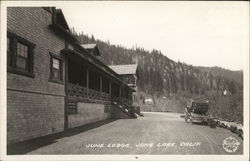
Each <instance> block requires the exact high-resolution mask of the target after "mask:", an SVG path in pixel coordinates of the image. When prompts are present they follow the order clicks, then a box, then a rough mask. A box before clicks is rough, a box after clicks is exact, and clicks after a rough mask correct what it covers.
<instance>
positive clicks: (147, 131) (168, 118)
mask: <svg viewBox="0 0 250 161" xmlns="http://www.w3.org/2000/svg"><path fill="white" fill-rule="evenodd" d="M230 136H232V137H234V138H235V139H237V140H238V142H239V143H240V145H239V146H238V148H237V150H236V151H235V152H233V153H229V152H226V151H225V150H224V148H223V146H222V143H223V140H224V139H226V138H227V137H230ZM242 144H243V143H242V140H241V139H240V138H239V137H237V135H236V134H234V133H232V132H230V131H228V130H225V129H222V128H218V127H217V128H214V129H213V128H210V127H208V126H203V125H196V124H195V125H191V124H188V123H186V122H185V121H184V119H183V118H181V117H180V114H176V113H160V112H147V113H144V117H140V118H138V119H121V120H115V121H113V122H109V123H107V124H104V125H102V126H99V127H97V128H93V129H90V130H87V131H85V132H82V133H77V134H75V135H72V136H69V137H61V138H58V139H57V140H54V142H53V143H51V144H48V145H45V146H41V147H39V148H37V149H34V150H33V151H30V152H28V154H242V151H243V146H242Z"/></svg>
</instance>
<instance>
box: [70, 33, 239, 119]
mask: <svg viewBox="0 0 250 161" xmlns="http://www.w3.org/2000/svg"><path fill="white" fill-rule="evenodd" d="M73 34H75V35H76V36H77V37H78V40H79V41H80V43H98V46H99V49H100V52H101V60H102V61H103V62H104V63H105V64H108V65H111V64H113V65H115V64H131V63H138V70H139V75H140V80H139V82H138V86H139V89H140V91H142V92H141V93H144V94H141V95H140V99H141V100H142V99H144V98H145V97H149V96H150V97H155V98H162V97H163V96H164V97H166V98H167V99H168V100H170V99H173V97H174V98H175V99H177V100H179V102H180V103H181V104H182V105H183V107H184V106H185V101H186V99H188V98H194V97H198V98H204V99H209V100H210V102H211V112H212V113H214V115H218V116H217V117H224V118H227V119H231V118H232V117H231V116H232V115H233V116H234V115H235V117H234V119H236V120H238V121H242V116H243V105H242V104H243V103H242V101H243V91H242V89H243V72H242V71H230V70H227V69H223V68H220V67H195V66H192V65H188V64H185V63H182V62H175V61H173V60H171V59H169V58H168V57H166V56H165V55H163V54H162V53H161V51H159V50H156V49H154V50H152V51H147V50H144V49H143V48H140V47H136V48H132V49H127V48H125V47H123V46H121V45H113V44H110V43H109V42H104V41H101V40H95V38H94V36H92V37H88V36H87V35H84V34H83V33H81V34H77V33H73ZM225 91H227V94H226V95H225V93H224V94H223V92H225ZM163 101H164V100H163ZM158 102H160V100H159V101H158ZM142 107H143V106H142ZM183 107H181V108H183ZM151 108H153V109H151V111H158V109H157V108H155V107H151ZM161 109H162V107H161ZM176 111H178V112H179V111H180V109H178V110H176Z"/></svg>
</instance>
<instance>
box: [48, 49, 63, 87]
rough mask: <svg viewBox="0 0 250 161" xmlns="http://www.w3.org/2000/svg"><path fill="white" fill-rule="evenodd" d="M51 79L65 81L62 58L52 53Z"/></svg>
mask: <svg viewBox="0 0 250 161" xmlns="http://www.w3.org/2000/svg"><path fill="white" fill-rule="evenodd" d="M50 57H51V58H50V59H51V61H50V62H51V65H50V68H51V69H50V81H51V82H55V83H63V77H62V59H61V58H60V56H57V55H55V54H52V53H50Z"/></svg>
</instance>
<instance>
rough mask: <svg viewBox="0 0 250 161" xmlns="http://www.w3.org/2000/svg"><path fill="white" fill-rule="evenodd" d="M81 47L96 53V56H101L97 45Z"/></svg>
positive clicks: (83, 45)
mask: <svg viewBox="0 0 250 161" xmlns="http://www.w3.org/2000/svg"><path fill="white" fill-rule="evenodd" d="M81 46H82V47H83V48H84V49H86V50H88V51H90V50H92V51H94V52H95V54H96V56H100V51H99V49H98V46H97V44H81Z"/></svg>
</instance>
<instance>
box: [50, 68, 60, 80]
mask: <svg viewBox="0 0 250 161" xmlns="http://www.w3.org/2000/svg"><path fill="white" fill-rule="evenodd" d="M52 76H53V78H54V79H57V80H59V79H60V71H59V70H57V69H52Z"/></svg>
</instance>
